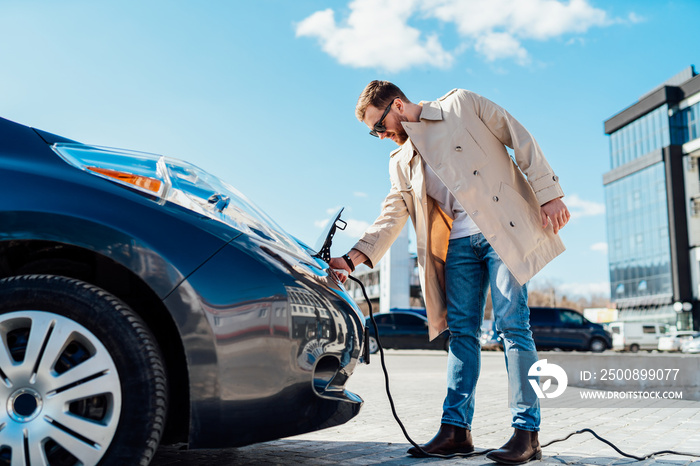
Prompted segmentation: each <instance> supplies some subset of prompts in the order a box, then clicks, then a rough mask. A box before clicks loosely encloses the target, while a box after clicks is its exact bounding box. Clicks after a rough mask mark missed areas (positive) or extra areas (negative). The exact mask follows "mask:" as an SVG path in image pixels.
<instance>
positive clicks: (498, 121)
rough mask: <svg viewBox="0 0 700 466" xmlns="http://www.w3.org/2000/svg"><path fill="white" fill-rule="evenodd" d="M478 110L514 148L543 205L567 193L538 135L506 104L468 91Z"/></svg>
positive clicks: (483, 118) (502, 139)
mask: <svg viewBox="0 0 700 466" xmlns="http://www.w3.org/2000/svg"><path fill="white" fill-rule="evenodd" d="M464 93H465V95H464V96H465V98H467V99H469V100H471V101H472V102H473V105H474V110H475V111H476V113H477V115H478V116H479V118H480V119H481V121H483V122H484V124H485V125H486V127H487V128H488V129H489V131H491V133H492V134H493V135H494V136H495V137H496V138H497V139H498V140H499V141H501V142H502V143H503V144H505V145H506V146H508V147H510V148H511V149H513V151H514V155H515V162H516V163H517V164H518V167H519V168H520V170H521V171H522V172H523V174H525V176H526V177H527V181H528V183H529V184H530V186H531V187H532V190H533V191H534V192H535V195H536V196H537V201H538V202H539V204H540V205H543V204H546V203H547V202H549V201H551V200H553V199H558V198H560V197H563V196H564V191H563V190H562V189H561V186H560V185H559V177H557V176H556V175H555V174H554V171H553V170H552V167H550V166H549V163H548V162H547V159H545V157H544V154H542V149H540V146H539V145H538V144H537V141H535V138H534V137H533V136H532V134H530V132H529V131H528V130H527V129H525V127H524V126H523V125H522V124H520V122H519V121H518V120H516V119H515V118H513V116H512V115H511V114H510V113H508V112H507V111H506V110H505V109H504V108H502V107H500V106H498V105H496V104H495V103H493V102H491V101H490V100H488V99H486V98H485V97H482V96H480V95H478V94H475V93H473V92H469V91H464Z"/></svg>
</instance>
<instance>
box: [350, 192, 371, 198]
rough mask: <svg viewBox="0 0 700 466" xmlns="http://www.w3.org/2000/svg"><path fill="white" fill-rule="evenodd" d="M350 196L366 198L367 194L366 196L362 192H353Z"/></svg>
mask: <svg viewBox="0 0 700 466" xmlns="http://www.w3.org/2000/svg"><path fill="white" fill-rule="evenodd" d="M352 194H353V196H355V197H368V194H367V193H363V192H360V191H355V192H354V193H352Z"/></svg>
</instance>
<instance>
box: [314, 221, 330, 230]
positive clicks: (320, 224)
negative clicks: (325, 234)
mask: <svg viewBox="0 0 700 466" xmlns="http://www.w3.org/2000/svg"><path fill="white" fill-rule="evenodd" d="M328 222H330V220H329V219H325V220H316V221H315V222H314V226H315V227H316V228H319V229H324V228H326V225H328Z"/></svg>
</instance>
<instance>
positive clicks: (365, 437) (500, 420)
mask: <svg viewBox="0 0 700 466" xmlns="http://www.w3.org/2000/svg"><path fill="white" fill-rule="evenodd" d="M592 357H595V355H592ZM445 361H446V353H443V352H441V351H391V350H390V351H387V366H388V369H389V374H390V377H391V390H392V393H393V395H394V399H395V403H396V408H397V411H398V413H399V416H400V417H401V419H402V421H403V422H404V424H405V426H406V428H407V430H408V432H409V435H411V437H413V439H414V440H416V441H417V442H418V443H425V442H426V441H427V440H429V439H430V438H431V437H432V436H433V435H434V434H435V432H437V429H438V428H439V425H440V414H441V405H442V398H443V396H444V391H445V388H444V387H445ZM699 376H700V375H699ZM506 387H507V385H506V374H505V365H504V362H503V353H486V352H485V353H483V364H482V371H481V378H480V379H479V384H478V386H477V401H476V413H475V419H474V425H473V426H472V432H473V436H474V441H475V445H476V447H477V449H486V448H498V447H500V446H501V445H502V444H503V443H504V442H505V441H506V440H507V439H508V438H509V437H510V435H511V434H512V428H511V427H510V412H509V410H508V400H507V398H508V394H507V388H506ZM348 389H350V390H351V391H354V392H355V393H357V394H359V395H360V396H362V397H363V399H364V400H365V404H364V407H363V409H362V411H361V412H360V414H359V415H358V416H357V417H356V418H354V419H353V420H351V421H350V422H348V423H347V424H344V425H342V426H338V427H335V428H331V429H326V430H323V431H319V432H314V433H310V434H305V435H300V436H297V437H292V438H287V439H283V440H277V441H274V442H267V443H262V444H257V445H251V446H248V447H244V448H230V449H225V450H199V451H181V450H178V449H177V448H176V447H162V448H161V449H160V450H159V451H158V454H157V456H156V458H155V459H154V460H153V462H152V463H151V464H152V465H154V466H165V465H178V466H185V465H188V466H189V465H191V466H194V465H207V466H228V465H234V464H235V465H277V464H280V465H282V464H284V465H289V464H305V465H306V464H308V465H331V464H339V463H342V464H351V465H369V464H385V465H421V464H427V463H439V464H440V465H452V464H465V463H469V464H474V465H476V464H494V463H492V462H491V461H489V460H487V459H486V458H485V457H483V456H479V457H475V458H469V459H464V458H462V459H450V460H441V459H417V458H412V457H409V456H407V455H406V450H407V449H408V448H409V447H410V444H409V443H408V442H407V441H406V439H405V438H404V436H403V434H402V432H401V429H400V428H399V427H398V425H397V424H396V422H395V421H394V419H393V417H392V415H391V410H390V407H389V402H388V401H387V397H386V393H385V392H384V379H383V375H382V372H381V366H380V364H379V357H378V355H377V357H376V358H373V359H372V364H370V365H369V366H360V367H358V369H357V370H356V371H355V374H354V375H353V377H352V378H351V379H350V382H349V384H348ZM667 406H668V404H667ZM672 406H673V407H664V408H641V407H635V408H602V407H601V408H596V407H591V406H590V403H589V406H586V407H577V408H543V412H542V430H541V432H540V442H541V443H542V444H545V443H547V442H549V441H551V440H554V439H558V438H562V437H565V436H566V435H567V434H568V433H570V432H572V431H576V430H579V429H581V428H584V427H588V428H591V429H593V430H594V431H596V432H597V433H598V434H599V435H600V436H602V437H604V438H606V439H608V440H610V441H612V442H613V443H615V444H616V445H617V446H618V447H619V448H620V449H622V450H623V451H625V452H627V453H630V454H633V455H636V456H645V455H647V454H649V453H652V452H654V451H659V450H676V451H683V452H691V453H694V454H696V455H700V402H691V401H676V402H674V403H673V404H672ZM543 453H544V456H543V459H542V461H540V462H534V463H530V464H532V465H536V464H556V465H562V464H567V465H568V464H573V465H578V464H582V465H583V464H585V465H609V464H615V465H627V464H630V465H631V464H635V461H634V460H632V459H626V458H624V457H622V456H620V455H618V454H617V453H616V452H615V451H614V450H613V449H612V448H611V447H609V446H607V445H605V444H604V443H601V442H599V441H598V440H596V439H595V438H594V437H593V436H592V435H590V434H589V433H584V434H580V435H576V436H574V437H572V438H570V439H569V440H567V441H565V442H560V443H556V444H554V445H551V446H549V447H547V448H545V449H544V451H543ZM637 464H642V463H637ZM643 464H644V465H652V464H653V465H655V466H656V465H658V466H662V465H663V466H665V465H668V466H672V465H690V464H693V465H700V457H696V458H692V457H685V456H677V455H666V456H659V457H655V458H653V459H648V460H646V461H644V462H643Z"/></svg>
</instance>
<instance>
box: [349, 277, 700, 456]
mask: <svg viewBox="0 0 700 466" xmlns="http://www.w3.org/2000/svg"><path fill="white" fill-rule="evenodd" d="M348 278H349V279H350V280H352V281H354V282H356V283H357V284H358V285H360V289H361V290H362V294H363V296H364V297H365V301H366V302H367V306H368V308H369V318H370V320H371V321H372V327H374V335H375V338H376V339H377V347H378V348H379V359H380V361H381V365H382V371H383V372H384V381H385V386H386V395H387V397H388V398H389V405H390V406H391V413H392V414H393V415H394V419H396V422H397V424H398V425H399V427H401V431H402V432H403V435H404V437H406V440H408V441H409V443H410V444H411V445H413V446H414V447H416V448H417V449H418V451H419V452H420V453H421V454H422V455H424V456H425V457H430V458H444V459H449V458H457V457H460V458H468V457H472V456H479V455H485V454H486V453H488V452H490V451H493V450H495V448H490V449H488V450H480V451H473V452H471V453H454V454H451V455H440V454H436V453H428V452H427V451H425V450H423V448H421V446H420V445H418V444H417V443H416V442H414V441H413V439H412V438H411V437H410V436H409V435H408V432H407V431H406V427H404V425H403V423H402V422H401V419H399V415H398V414H397V413H396V406H394V398H393V397H392V396H391V390H389V372H388V371H387V369H386V362H385V361H384V348H382V343H381V341H380V340H379V328H378V327H377V322H376V321H375V320H374V314H373V313H372V303H371V302H370V300H369V297H368V296H367V291H365V286H364V285H363V284H362V282H361V281H360V280H359V279H357V278H355V277H353V276H351V275H348ZM365 344H367V343H365ZM584 432H590V433H591V434H592V435H593V436H594V437H595V438H597V439H598V440H600V441H601V442H603V443H605V444H607V445H609V446H610V447H612V448H613V449H614V450H615V451H616V452H617V453H618V454H620V455H622V456H625V457H627V458H632V459H635V460H637V461H644V460H647V459H649V458H651V457H653V456H658V455H678V456H691V457H694V458H700V455H699V454H695V453H680V452H677V451H673V450H661V451H655V452H653V453H649V454H648V455H646V456H635V455H630V454H628V453H625V452H623V451H622V450H620V449H619V448H617V447H616V446H615V444H613V443H612V442H611V441H609V440H606V439H604V438H603V437H601V436H600V435H598V434H596V433H595V432H594V431H593V430H591V429H588V428H585V429H581V430H577V431H576V432H572V433H570V434H569V435H567V436H566V437H564V438H561V439H556V440H552V441H551V442H548V443H546V444H544V445H541V446H540V448H546V447H548V446H550V445H552V444H554V443H557V442H563V441H565V440H568V439H569V438H571V437H572V436H574V435H576V434H582V433H584Z"/></svg>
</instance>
